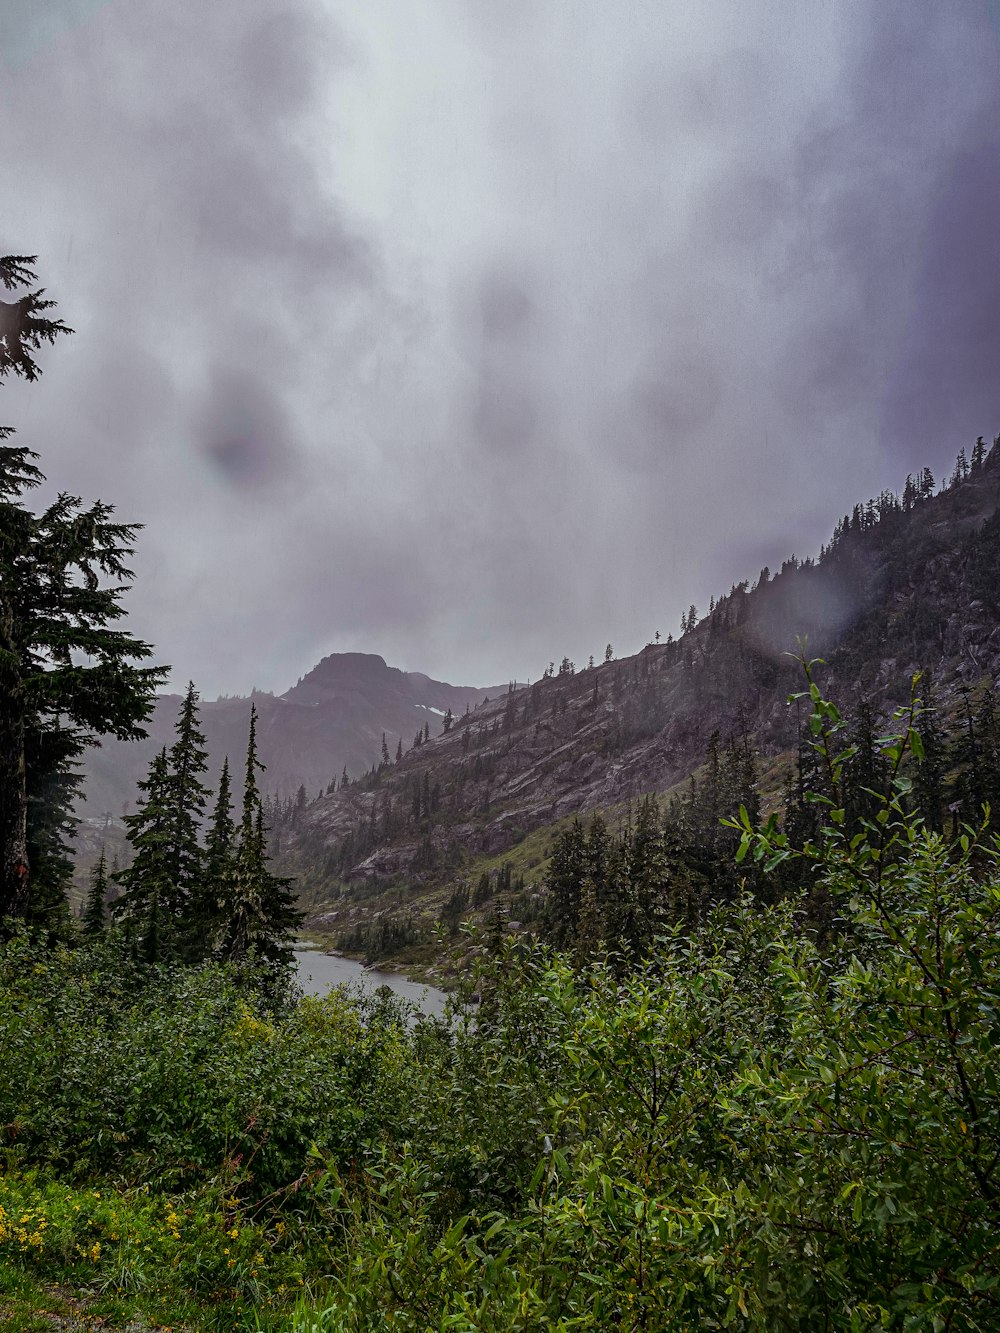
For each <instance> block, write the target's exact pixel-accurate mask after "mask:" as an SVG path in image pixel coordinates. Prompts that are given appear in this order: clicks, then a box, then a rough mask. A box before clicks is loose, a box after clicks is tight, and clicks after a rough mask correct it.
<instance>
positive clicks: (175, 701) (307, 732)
mask: <svg viewBox="0 0 1000 1333" xmlns="http://www.w3.org/2000/svg"><path fill="white" fill-rule="evenodd" d="M503 688H506V687H503ZM497 692H498V687H496V686H492V687H486V688H485V689H484V688H480V687H478V686H460V685H449V684H447V683H445V682H444V681H438V680H432V679H431V678H430V677H429V676H425V675H422V674H421V673H419V672H407V671H400V670H399V669H398V668H396V667H390V666H387V665H386V663H385V661H384V660H383V658H381V657H379V656H377V655H376V654H374V653H335V654H333V655H332V656H330V657H325V658H324V659H323V660H322V661H321V662H320V663H319V664H318V665H317V666H316V667H314V668H313V670H312V671H310V672H309V674H308V675H306V676H304V677H303V678H302V679H301V680H300V681H299V682H298V683H297V684H296V685H294V686H292V688H291V689H290V690H287V691H286V692H285V693H284V694H281V695H273V694H255V695H254V696H253V699H252V700H251V699H248V698H223V699H217V700H215V701H214V702H213V701H202V704H201V719H202V725H203V729H204V732H205V739H206V744H207V747H208V751H209V756H210V774H209V779H210V781H211V782H215V781H216V779H217V777H218V772H219V769H220V768H221V766H222V760H223V758H224V756H226V755H228V756H229V761H230V766H231V767H232V768H233V769H234V771H236V772H237V773H238V771H239V766H240V765H241V764H242V762H243V756H244V754H245V752H246V743H247V729H248V726H249V720H250V705H251V702H253V703H255V704H256V705H257V713H258V719H259V720H258V729H257V739H258V743H259V745H260V754H261V759H262V761H263V762H264V764H265V765H266V773H265V775H264V777H263V779H262V786H263V788H264V790H265V791H267V792H269V793H271V794H272V795H276V796H278V797H280V798H282V799H284V798H287V797H288V796H291V795H294V794H295V792H296V791H297V790H298V788H299V786H300V785H304V786H305V788H306V791H307V792H308V794H309V798H310V799H312V798H314V797H315V796H316V795H317V793H318V792H319V791H320V790H324V789H325V788H326V787H327V785H328V784H329V782H330V781H331V779H332V778H334V777H337V778H339V776H340V774H341V772H342V770H343V768H344V767H345V766H346V768H347V770H348V772H349V773H351V774H352V775H353V776H355V777H356V776H358V775H359V774H360V773H363V772H364V771H365V770H366V769H368V768H369V767H370V766H371V765H372V764H373V763H376V762H377V761H378V759H379V758H380V756H381V750H382V733H383V732H384V733H385V736H386V742H387V744H388V745H389V748H390V751H391V753H392V754H395V752H396V746H397V743H398V741H399V740H400V739H402V741H403V744H404V746H408V745H410V743H411V742H412V740H413V738H414V736H415V735H416V733H417V731H418V730H420V729H422V728H423V727H424V726H425V725H427V724H429V726H430V729H431V732H432V733H434V732H436V731H439V730H440V728H441V720H442V717H443V716H444V715H445V714H446V713H447V711H448V709H449V708H450V709H451V710H452V712H453V713H455V714H459V715H460V714H462V713H463V712H464V711H465V709H466V707H468V706H472V705H474V704H477V703H480V702H481V701H482V700H483V699H484V698H485V697H486V696H487V695H495V694H496V693H497ZM179 706H180V698H179V697H178V696H175V695H166V696H163V697H161V698H160V699H158V700H157V704H156V708H155V711H154V713H153V716H152V718H151V720H150V722H149V724H148V730H149V736H148V738H147V739H146V740H145V741H142V742H139V743H137V744H130V745H124V744H122V743H120V742H117V741H114V740H109V741H106V742H105V743H104V744H102V745H101V746H100V748H99V749H98V750H95V751H93V752H92V753H91V754H90V755H89V756H88V761H87V765H86V787H85V795H84V800H83V802H82V808H81V813H82V814H83V815H84V816H90V817H94V816H99V815H103V814H105V812H110V813H111V815H112V816H113V817H118V816H120V815H121V813H122V808H123V806H124V805H125V804H126V802H132V801H134V799H135V785H136V782H137V781H138V780H139V779H140V778H142V777H143V776H145V773H146V770H147V769H148V767H149V761H150V759H151V758H152V756H153V755H154V754H155V753H156V752H157V751H158V750H159V749H160V748H161V746H163V745H168V746H169V745H171V744H172V743H173V740H174V723H175V721H176V719H177V710H178V707H179ZM237 782H238V779H237Z"/></svg>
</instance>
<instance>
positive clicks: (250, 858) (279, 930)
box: [221, 705, 302, 970]
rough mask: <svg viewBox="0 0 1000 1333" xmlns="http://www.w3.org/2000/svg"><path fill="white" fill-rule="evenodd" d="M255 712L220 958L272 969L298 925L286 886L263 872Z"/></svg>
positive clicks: (284, 957) (286, 957)
mask: <svg viewBox="0 0 1000 1333" xmlns="http://www.w3.org/2000/svg"><path fill="white" fill-rule="evenodd" d="M263 771H264V765H263V764H262V763H261V762H260V760H259V759H258V758H257V709H256V707H255V706H253V705H251V708H250V735H249V738H248V741H247V759H246V770H245V778H244V786H243V814H242V818H241V820H240V825H239V829H238V830H237V831H236V843H235V848H234V852H233V856H232V861H231V867H230V873H229V874H228V876H227V877H226V880H225V896H224V908H225V925H224V934H223V940H222V946H221V955H222V957H224V958H225V959H227V960H229V961H230V962H234V963H237V964H243V963H244V962H246V960H247V958H248V955H250V954H251V953H253V954H255V955H256V956H257V958H258V959H260V960H262V961H263V962H264V963H265V964H266V965H268V966H269V967H270V968H271V969H272V970H274V969H278V968H281V967H285V966H287V965H288V964H290V963H291V961H292V949H291V941H292V940H293V939H294V937H295V931H296V930H297V929H298V927H299V926H300V925H301V922H302V913H301V912H299V911H298V910H297V908H296V906H295V896H294V894H293V893H292V892H291V888H290V884H291V881H290V880H288V879H284V878H281V877H279V876H277V875H274V874H272V873H271V871H270V869H269V868H268V863H267V862H268V857H267V831H266V829H265V826H264V810H263V806H262V803H261V798H260V788H259V785H258V782H257V774H258V772H263Z"/></svg>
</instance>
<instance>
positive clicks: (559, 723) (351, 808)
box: [277, 444, 1000, 903]
mask: <svg viewBox="0 0 1000 1333" xmlns="http://www.w3.org/2000/svg"><path fill="white" fill-rule="evenodd" d="M998 571H1000V444H995V445H994V448H993V450H992V452H991V453H990V454H989V455H988V456H987V457H986V458H985V459H983V458H982V456H980V458H979V460H978V462H977V466H976V468H975V469H974V470H973V471H971V472H970V471H969V469H968V468H965V471H964V474H963V473H962V470H961V468H960V469H959V470H958V471H957V473H956V477H955V478H954V479H953V480H952V482H951V483H950V484H949V485H948V486H947V488H946V489H944V490H942V491H940V492H939V493H937V494H935V493H933V487H932V485H930V484H929V482H928V479H927V478H926V477H925V478H923V479H918V482H917V483H912V484H911V482H910V481H909V479H908V483H907V491H906V493H905V497H904V498H903V499H897V498H896V497H894V496H890V495H883V496H881V497H879V499H878V500H877V501H874V502H871V503H869V504H868V505H867V506H864V507H862V506H859V507H858V508H857V509H856V510H855V511H854V513H853V514H852V515H851V516H848V518H847V519H845V520H844V522H843V523H841V524H840V525H838V528H837V531H836V533H835V534H834V537H833V539H832V540H831V543H830V544H829V546H828V547H825V548H824V550H823V552H822V553H821V556H820V558H819V559H818V560H815V561H813V560H809V561H805V562H802V563H800V562H798V561H795V560H791V561H788V562H786V564H785V565H784V566H783V567H782V569H781V570H780V571H779V572H778V573H777V574H776V575H775V576H774V577H772V576H771V574H770V572H769V571H766V570H765V571H762V572H761V576H760V578H759V579H758V581H757V582H756V583H755V584H754V585H753V586H752V587H750V586H747V585H746V584H740V585H735V586H734V587H733V588H732V589H731V590H730V592H729V593H728V594H726V595H725V596H723V597H722V598H720V600H719V601H718V603H717V604H715V605H713V607H712V609H711V612H710V614H708V615H707V616H706V617H705V618H704V619H702V620H701V621H697V619H696V618H695V619H694V623H693V624H690V625H689V626H688V628H687V629H686V632H685V633H684V634H683V636H682V637H681V639H680V640H679V641H677V642H673V641H668V642H666V643H660V644H650V645H648V646H647V647H646V648H645V649H644V650H643V651H642V652H640V653H638V654H637V655H635V656H634V657H631V658H627V659H623V660H621V661H611V662H607V663H604V664H601V665H599V666H595V667H593V668H588V669H586V670H583V671H574V670H572V669H571V668H570V664H568V663H566V664H564V669H563V670H562V671H560V672H559V673H555V674H552V675H551V676H547V677H546V678H545V679H543V680H541V681H537V682H535V683H534V684H533V685H531V686H529V687H528V688H526V689H521V690H516V691H514V690H511V691H509V692H506V693H504V694H503V695H502V696H501V697H499V698H493V699H492V700H491V702H489V703H483V704H480V706H479V707H477V708H475V709H474V710H473V711H472V712H471V713H470V714H469V715H468V716H465V717H463V718H461V719H459V720H458V721H457V722H456V724H455V725H454V726H452V727H451V728H450V729H449V730H448V731H447V733H445V734H438V735H435V736H432V739H431V740H430V741H429V742H428V743H425V744H423V745H421V746H419V747H414V748H412V749H410V750H409V751H408V752H407V753H406V754H404V756H403V758H402V760H401V761H400V762H399V763H393V764H390V765H384V766H381V767H380V768H379V769H378V770H377V771H376V772H373V773H372V774H370V775H369V776H368V777H367V779H366V780H365V781H363V782H361V783H355V784H353V785H352V786H350V787H349V788H347V789H346V790H341V791H337V792H336V793H334V794H332V795H327V796H324V797H322V798H321V799H318V800H316V801H314V802H313V803H312V804H311V805H310V806H309V807H308V808H307V809H306V810H305V811H303V812H301V817H300V818H299V819H298V820H297V822H296V825H295V827H294V828H282V829H279V830H277V846H278V848H279V851H280V855H281V857H282V860H283V861H284V863H285V865H286V866H287V867H288V868H289V869H292V870H295V871H297V873H299V874H300V875H304V876H305V879H306V881H307V882H308V883H309V884H310V896H311V897H312V898H313V899H314V900H315V899H317V898H322V896H323V894H324V891H326V892H328V893H329V894H330V896H332V897H336V896H341V897H342V896H344V895H345V894H346V895H347V896H348V897H353V898H355V899H357V898H362V897H363V898H367V897H369V896H372V897H377V895H378V894H379V893H380V892H382V891H384V890H392V891H393V892H394V894H395V898H394V899H393V900H394V901H398V902H400V903H403V902H406V901H410V900H411V899H412V895H413V894H414V893H415V892H416V893H418V894H419V893H420V892H422V891H428V890H431V889H433V888H434V887H435V886H444V885H447V884H450V883H454V882H455V881H456V880H457V881H461V879H462V877H463V874H465V873H466V872H467V870H468V867H469V865H470V863H471V862H473V861H474V860H475V859H476V858H477V857H480V858H481V857H496V856H498V855H501V854H503V853H505V852H507V851H509V850H510V849H511V848H513V847H515V846H516V845H517V844H518V843H519V842H520V841H521V840H522V839H523V838H524V837H525V836H526V835H527V834H528V833H530V832H531V831H532V830H534V829H539V828H542V827H544V826H547V825H550V824H552V823H553V822H554V821H556V820H558V819H560V818H561V817H562V816H564V815H567V814H571V813H574V812H582V811H587V810H591V809H594V808H595V807H606V806H609V805H613V804H616V803H619V802H622V801H626V800H628V799H630V798H634V797H637V796H639V795H640V794H642V793H646V792H651V791H663V790H666V789H667V788H669V787H671V786H672V785H673V784H675V783H677V782H679V781H681V780H683V779H684V778H685V777H686V776H687V775H688V774H689V773H690V772H691V771H692V770H693V769H694V768H695V767H696V766H697V765H698V764H699V763H700V762H701V760H702V757H703V755H704V750H705V745H706V742H707V740H708V738H709V736H710V735H711V733H712V732H713V731H715V730H719V731H720V732H721V734H722V736H723V737H725V736H726V734H727V733H730V732H734V731H743V730H745V731H747V732H748V733H750V734H751V735H752V737H753V738H754V741H755V743H756V746H757V748H758V750H759V751H760V753H761V754H762V755H764V756H767V755H775V754H778V753H780V752H781V751H782V750H784V749H787V748H788V747H790V746H792V745H793V744H794V743H795V738H796V735H797V719H796V713H795V709H794V708H791V707H789V706H788V704H787V696H788V694H789V692H790V691H792V690H795V689H798V688H800V683H801V674H800V668H798V667H797V665H796V664H795V662H794V660H793V658H792V657H790V656H789V654H790V653H791V654H794V653H795V652H796V651H797V644H798V642H799V640H800V639H802V638H807V640H808V648H807V651H808V655H809V656H816V655H822V656H823V657H824V658H825V659H826V660H827V663H828V666H827V669H826V672H825V679H826V681H827V684H828V687H829V689H830V690H831V692H833V693H834V695H835V696H836V697H838V698H840V699H841V700H843V701H844V702H845V703H848V704H850V702H851V700H852V698H854V699H857V698H861V697H863V698H865V699H868V700H870V701H873V702H874V703H875V704H876V706H877V708H878V709H879V710H880V711H883V712H887V711H888V710H889V709H890V707H891V706H892V705H893V704H894V703H896V702H899V701H900V700H902V699H903V698H905V697H906V695H907V693H908V689H909V680H910V678H911V676H912V675H913V673H914V672H915V671H916V670H918V669H921V668H932V669H933V671H934V673H935V676H936V678H937V680H938V682H939V685H941V686H943V687H944V688H945V689H947V686H948V683H949V682H952V683H955V682H959V681H965V682H969V683H982V682H985V681H991V682H996V681H997V680H998V678H1000V574H998ZM433 730H434V728H432V731H433ZM437 730H438V731H439V732H440V731H441V728H440V727H438V728H437Z"/></svg>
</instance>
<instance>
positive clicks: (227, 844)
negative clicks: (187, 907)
mask: <svg viewBox="0 0 1000 1333" xmlns="http://www.w3.org/2000/svg"><path fill="white" fill-rule="evenodd" d="M235 833H236V825H235V824H234V823H233V800H232V795H231V792H230V782H229V756H228V755H226V757H225V759H224V760H223V761H222V773H221V775H220V777H219V792H218V795H217V796H216V798H215V808H214V810H213V811H212V819H211V823H210V824H209V826H208V837H207V838H206V839H205V880H206V882H207V883H208V884H210V885H212V884H221V883H222V882H223V880H224V879H225V877H226V875H227V874H228V872H229V866H230V862H231V860H232V855H233V840H234V837H235Z"/></svg>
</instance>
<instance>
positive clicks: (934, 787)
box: [913, 672, 947, 833]
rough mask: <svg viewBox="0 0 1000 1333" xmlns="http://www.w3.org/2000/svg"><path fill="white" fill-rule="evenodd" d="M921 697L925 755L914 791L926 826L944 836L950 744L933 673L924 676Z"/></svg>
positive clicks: (923, 752) (921, 720) (915, 777)
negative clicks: (948, 748)
mask: <svg viewBox="0 0 1000 1333" xmlns="http://www.w3.org/2000/svg"><path fill="white" fill-rule="evenodd" d="M921 696H922V697H921V706H922V707H921V713H920V718H919V723H918V728H919V731H920V739H921V742H922V745H921V749H922V754H921V757H920V759H919V761H918V763H917V771H916V774H915V776H914V779H913V791H914V795H915V797H916V801H917V805H918V807H919V809H920V813H921V814H922V815H923V817H924V823H925V824H926V825H927V827H928V828H930V829H932V830H933V831H934V832H935V833H943V832H944V821H945V805H946V799H945V772H946V769H947V742H946V739H945V733H944V730H943V728H942V726H941V716H940V709H939V706H938V697H937V691H936V690H935V687H934V680H933V677H932V676H931V674H930V672H927V673H926V674H925V677H924V680H923V684H922V688H921Z"/></svg>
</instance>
